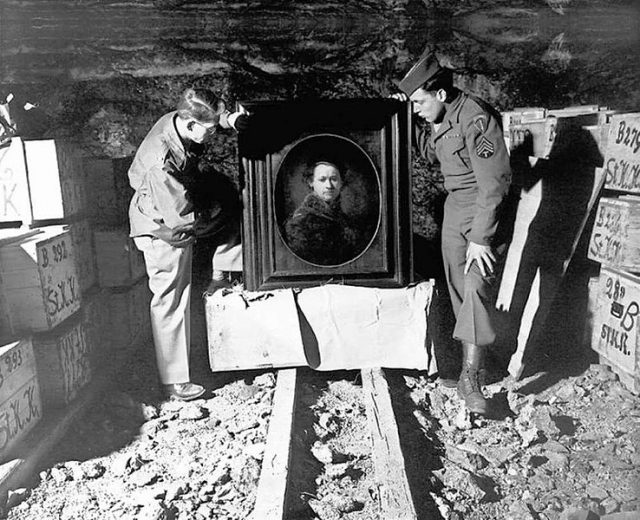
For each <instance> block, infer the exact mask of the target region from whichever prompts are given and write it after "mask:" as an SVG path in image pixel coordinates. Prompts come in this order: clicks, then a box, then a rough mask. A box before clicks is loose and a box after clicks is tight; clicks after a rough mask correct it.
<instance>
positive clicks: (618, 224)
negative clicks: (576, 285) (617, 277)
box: [588, 196, 640, 272]
mask: <svg viewBox="0 0 640 520" xmlns="http://www.w3.org/2000/svg"><path fill="white" fill-rule="evenodd" d="M588 257H589V258H590V259H591V260H595V261H597V262H600V263H602V264H603V265H606V266H609V267H615V268H617V269H625V270H627V271H632V272H639V271H640V197H636V196H623V197H620V198H609V197H603V198H601V199H600V204H599V205H598V212H597V213H596V220H595V223H594V225H593V230H592V231H591V239H590V241H589V250H588Z"/></svg>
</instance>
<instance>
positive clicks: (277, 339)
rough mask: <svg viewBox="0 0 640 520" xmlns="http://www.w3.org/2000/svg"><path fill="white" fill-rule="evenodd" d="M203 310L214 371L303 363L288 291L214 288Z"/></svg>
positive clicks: (290, 365) (296, 313)
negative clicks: (216, 289) (222, 289)
mask: <svg viewBox="0 0 640 520" xmlns="http://www.w3.org/2000/svg"><path fill="white" fill-rule="evenodd" d="M205 313H206V322H207V338H208V344H209V364H210V366H211V370H213V371H214V372H215V371H218V370H246V369H252V368H270V367H293V366H304V365H306V364H307V362H306V358H305V355H304V348H303V344H302V336H301V334H300V323H299V320H298V312H297V310H296V303H295V300H294V294H293V291H292V290H291V289H282V290H278V291H269V292H250V291H217V292H215V293H214V294H213V295H209V296H206V297H205Z"/></svg>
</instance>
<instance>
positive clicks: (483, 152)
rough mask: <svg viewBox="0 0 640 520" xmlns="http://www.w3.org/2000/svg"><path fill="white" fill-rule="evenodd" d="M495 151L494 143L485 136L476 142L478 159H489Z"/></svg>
mask: <svg viewBox="0 0 640 520" xmlns="http://www.w3.org/2000/svg"><path fill="white" fill-rule="evenodd" d="M494 151H495V147H494V146H493V143H492V142H491V141H490V140H489V139H487V138H486V137H485V136H484V135H483V136H481V137H480V139H478V141H477V142H476V153H477V154H478V157H482V158H483V159H488V158H489V157H491V156H492V155H493V152H494Z"/></svg>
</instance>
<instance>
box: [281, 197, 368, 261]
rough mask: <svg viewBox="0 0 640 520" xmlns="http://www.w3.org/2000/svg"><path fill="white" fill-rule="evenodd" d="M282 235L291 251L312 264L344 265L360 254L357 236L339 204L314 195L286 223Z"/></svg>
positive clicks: (307, 198) (306, 199) (305, 200)
mask: <svg viewBox="0 0 640 520" xmlns="http://www.w3.org/2000/svg"><path fill="white" fill-rule="evenodd" d="M285 235H286V242H287V244H288V246H289V247H290V248H291V250H292V251H293V252H294V253H295V254H297V255H298V256H299V257H300V258H302V259H303V260H307V261H308V262H312V263H314V264H319V265H337V264H343V263H344V262H347V261H349V260H351V259H353V258H355V257H356V256H357V254H359V253H360V252H361V250H357V242H358V239H359V233H358V232H357V230H356V229H354V228H353V227H351V226H350V224H349V222H348V219H347V217H346V215H345V214H344V213H343V211H342V210H341V209H340V203H339V201H335V202H334V203H333V204H327V203H326V202H325V201H323V200H321V199H320V198H318V197H317V196H316V195H314V194H313V193H310V194H309V195H307V196H306V198H305V199H304V201H303V202H302V204H300V206H299V207H298V208H297V209H296V210H295V212H294V213H293V215H292V216H291V217H290V218H289V220H287V222H286V224H285Z"/></svg>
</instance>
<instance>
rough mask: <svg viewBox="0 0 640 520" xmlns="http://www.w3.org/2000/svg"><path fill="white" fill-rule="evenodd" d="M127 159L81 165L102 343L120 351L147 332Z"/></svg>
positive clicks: (145, 294) (141, 264)
mask: <svg viewBox="0 0 640 520" xmlns="http://www.w3.org/2000/svg"><path fill="white" fill-rule="evenodd" d="M130 162H131V161H130V159H109V158H92V159H90V160H87V161H86V163H85V170H86V171H87V176H88V178H89V179H90V181H89V183H90V185H91V190H90V212H89V218H90V221H91V224H92V226H93V238H94V245H95V255H96V266H97V272H98V284H99V287H100V293H99V296H96V297H95V298H99V299H100V300H102V301H101V302H97V301H96V302H92V307H93V308H98V307H101V308H102V312H104V313H105V314H106V316H107V317H108V318H107V323H109V328H108V329H107V330H106V331H105V334H103V335H102V338H103V341H104V342H105V347H107V348H113V349H118V350H123V349H126V348H129V347H130V346H131V345H135V344H137V343H138V342H139V341H140V340H142V339H144V338H147V337H149V336H150V323H149V302H150V300H151V295H150V291H149V289H148V285H147V280H146V270H145V265H144V259H143V256H142V253H141V252H140V251H139V250H138V249H137V248H136V246H135V244H134V243H133V240H132V239H131V238H130V237H129V221H128V206H129V201H130V200H131V196H132V194H133V192H132V190H131V188H130V187H129V183H128V177H127V171H128V167H129V165H130Z"/></svg>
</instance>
